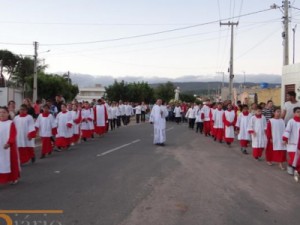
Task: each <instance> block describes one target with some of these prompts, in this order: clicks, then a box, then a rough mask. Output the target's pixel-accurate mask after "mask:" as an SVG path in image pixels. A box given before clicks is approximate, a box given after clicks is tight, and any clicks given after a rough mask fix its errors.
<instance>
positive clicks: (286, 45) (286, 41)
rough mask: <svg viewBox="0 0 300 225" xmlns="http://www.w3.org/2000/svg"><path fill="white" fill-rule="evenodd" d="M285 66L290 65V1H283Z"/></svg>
mask: <svg viewBox="0 0 300 225" xmlns="http://www.w3.org/2000/svg"><path fill="white" fill-rule="evenodd" d="M282 3H283V6H282V7H283V10H284V16H283V32H282V38H283V65H284V66H285V65H289V22H290V21H289V7H290V2H289V0H283V2H282Z"/></svg>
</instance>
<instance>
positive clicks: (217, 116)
mask: <svg viewBox="0 0 300 225" xmlns="http://www.w3.org/2000/svg"><path fill="white" fill-rule="evenodd" d="M212 112H213V117H212V118H213V121H214V128H215V129H223V128H224V123H223V114H224V111H223V110H218V109H215V110H214V111H212Z"/></svg>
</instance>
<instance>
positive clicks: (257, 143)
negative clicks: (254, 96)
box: [248, 106, 267, 160]
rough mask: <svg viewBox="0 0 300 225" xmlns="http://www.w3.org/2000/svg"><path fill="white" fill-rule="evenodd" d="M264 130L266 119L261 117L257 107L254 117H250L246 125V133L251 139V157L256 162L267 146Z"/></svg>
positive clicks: (260, 109) (259, 109) (265, 128)
mask: <svg viewBox="0 0 300 225" xmlns="http://www.w3.org/2000/svg"><path fill="white" fill-rule="evenodd" d="M266 130H267V120H266V117H265V116H264V115H262V108H261V107H260V106H257V108H256V111H255V115H254V116H252V117H251V119H250V121H249V124H248V132H249V133H250V134H251V139H252V155H253V157H254V158H255V159H256V160H260V159H261V157H262V153H263V150H264V148H265V147H266V145H267V138H266Z"/></svg>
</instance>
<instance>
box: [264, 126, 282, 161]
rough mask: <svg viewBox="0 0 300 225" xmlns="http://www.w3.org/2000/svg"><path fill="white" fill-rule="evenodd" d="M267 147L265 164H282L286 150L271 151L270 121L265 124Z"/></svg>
mask: <svg viewBox="0 0 300 225" xmlns="http://www.w3.org/2000/svg"><path fill="white" fill-rule="evenodd" d="M266 134H267V139H268V142H267V147H266V161H267V162H278V163H283V162H285V161H286V150H282V151H281V150H277V151H274V150H273V143H272V142H271V139H273V138H272V124H271V122H270V121H268V123H267V131H266Z"/></svg>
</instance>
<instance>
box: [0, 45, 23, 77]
mask: <svg viewBox="0 0 300 225" xmlns="http://www.w3.org/2000/svg"><path fill="white" fill-rule="evenodd" d="M0 60H2V66H3V69H4V71H5V72H6V73H7V74H8V76H9V77H11V76H12V74H13V73H14V71H15V68H16V65H17V63H18V61H19V56H17V55H15V54H14V53H12V52H10V51H8V50H0Z"/></svg>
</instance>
